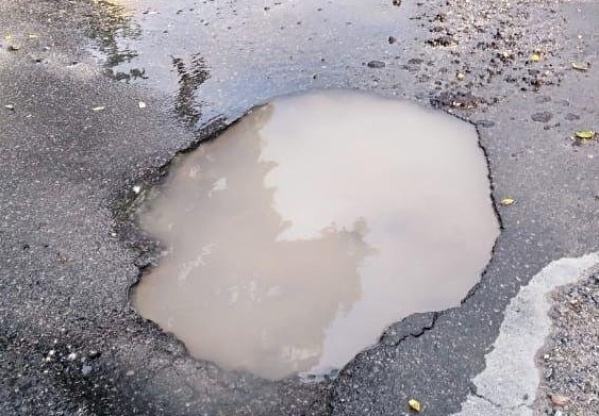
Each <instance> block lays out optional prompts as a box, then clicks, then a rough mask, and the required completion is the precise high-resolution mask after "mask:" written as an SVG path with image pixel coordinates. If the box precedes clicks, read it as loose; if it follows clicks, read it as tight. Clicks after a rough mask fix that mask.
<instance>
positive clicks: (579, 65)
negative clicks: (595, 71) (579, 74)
mask: <svg viewBox="0 0 599 416" xmlns="http://www.w3.org/2000/svg"><path fill="white" fill-rule="evenodd" d="M572 68H574V69H577V70H579V71H588V70H589V66H588V65H587V64H585V63H583V62H572Z"/></svg>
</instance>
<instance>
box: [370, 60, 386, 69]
mask: <svg viewBox="0 0 599 416" xmlns="http://www.w3.org/2000/svg"><path fill="white" fill-rule="evenodd" d="M366 65H367V66H368V68H384V67H385V63H384V62H382V61H370V62H368V64H366Z"/></svg>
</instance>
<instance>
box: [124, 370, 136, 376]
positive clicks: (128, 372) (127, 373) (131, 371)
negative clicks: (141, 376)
mask: <svg viewBox="0 0 599 416" xmlns="http://www.w3.org/2000/svg"><path fill="white" fill-rule="evenodd" d="M134 374H135V371H133V370H129V371H127V372H126V373H125V375H126V376H128V377H131V376H132V375H134Z"/></svg>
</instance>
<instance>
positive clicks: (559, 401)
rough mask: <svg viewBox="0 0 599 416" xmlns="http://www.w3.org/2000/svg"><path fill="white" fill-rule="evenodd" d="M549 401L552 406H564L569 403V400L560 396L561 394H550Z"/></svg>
mask: <svg viewBox="0 0 599 416" xmlns="http://www.w3.org/2000/svg"><path fill="white" fill-rule="evenodd" d="M550 400H551V404H553V405H554V406H565V405H567V404H568V402H569V401H570V398H568V397H566V396H562V395H561V394H552V395H551V398H550Z"/></svg>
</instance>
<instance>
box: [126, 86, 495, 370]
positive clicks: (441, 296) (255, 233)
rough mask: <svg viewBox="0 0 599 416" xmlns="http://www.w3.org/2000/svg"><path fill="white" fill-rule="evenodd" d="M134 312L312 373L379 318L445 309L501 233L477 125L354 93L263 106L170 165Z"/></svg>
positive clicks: (255, 361)
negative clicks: (153, 258) (156, 258)
mask: <svg viewBox="0 0 599 416" xmlns="http://www.w3.org/2000/svg"><path fill="white" fill-rule="evenodd" d="M140 222H141V225H142V227H143V228H144V229H145V230H146V231H147V232H149V233H150V234H152V235H153V236H155V237H156V238H158V239H160V240H161V241H162V242H163V244H164V245H165V246H166V248H167V250H166V252H165V256H164V257H163V258H162V260H161V262H160V264H159V266H157V267H156V268H154V269H153V270H151V272H149V273H148V274H146V275H144V276H143V277H142V279H141V282H140V284H139V285H138V286H137V287H136V289H135V291H134V302H135V306H136V308H137V309H138V311H139V312H140V313H141V314H142V315H143V316H144V317H147V318H149V319H151V320H153V321H155V322H157V323H158V324H159V325H160V326H161V327H162V328H164V330H165V331H168V332H172V333H174V334H175V335H176V336H177V337H179V338H180V339H181V340H183V342H184V343H185V345H186V346H187V347H188V349H189V351H190V352H191V354H192V355H194V356H196V357H198V358H201V359H205V360H210V361H213V362H215V363H217V364H218V365H220V366H222V367H223V368H226V369H242V370H247V371H250V372H253V373H255V374H257V375H260V376H263V377H265V378H268V379H281V378H284V377H286V376H289V375H292V374H295V373H300V374H301V373H303V374H315V375H319V374H323V373H326V372H328V371H329V370H330V369H338V368H341V367H342V366H343V365H345V364H346V363H347V362H349V361H350V360H351V359H352V358H353V357H354V356H355V355H356V354H357V353H358V352H359V351H360V350H362V349H364V348H365V347H368V346H370V345H372V344H374V343H376V341H377V339H378V337H379V336H380V334H381V333H382V332H383V330H384V329H385V327H387V326H388V325H389V324H391V323H393V322H396V321H398V320H401V319H402V318H404V317H406V316H408V315H410V314H412V313H416V312H425V311H434V310H440V309H445V308H448V307H452V306H456V305H458V304H459V302H460V300H461V299H462V298H463V297H464V296H465V295H466V293H467V292H468V290H469V289H470V288H471V287H472V286H473V285H474V284H475V283H476V282H477V281H478V280H479V278H480V275H481V272H482V271H483V269H484V267H485V265H486V264H487V262H488V261H489V259H490V255H491V250H492V247H493V244H494V241H495V239H496V237H497V235H498V232H499V227H498V221H497V218H496V216H495V213H494V211H493V207H492V202H491V198H490V184H489V180H488V171H487V165H486V161H485V158H484V154H483V152H482V150H481V149H480V147H479V146H478V141H477V135H476V132H475V130H474V128H473V127H472V126H471V125H469V124H467V123H465V122H463V121H460V120H458V119H456V118H453V117H451V116H449V115H447V114H444V113H441V112H436V111H432V110H428V109H424V108H421V107H419V106H416V105H414V104H410V103H406V102H398V101H394V100H388V99H383V98H380V97H373V96H368V95H364V94H361V93H356V92H341V91H335V92H330V91H329V92H314V93H309V94H306V95H302V96H296V97H287V98H282V99H278V100H275V101H273V102H272V103H270V104H268V105H265V106H262V107H260V108H258V109H256V110H254V111H252V112H251V113H250V114H248V115H247V116H245V117H244V118H243V119H242V120H241V121H239V122H238V123H237V124H235V125H234V126H233V127H231V128H229V129H228V130H227V131H226V132H224V133H223V134H222V135H221V136H220V137H219V138H218V139H216V140H215V141H212V142H209V143H206V144H203V145H201V146H200V147H199V148H198V149H197V150H195V151H193V152H191V153H189V154H187V155H185V156H184V157H182V158H181V160H179V162H178V163H176V164H174V166H173V167H172V169H171V171H170V173H169V175H168V177H167V179H166V182H165V183H164V185H162V186H161V188H160V189H159V193H158V196H157V197H156V198H155V199H154V200H153V202H151V203H150V204H149V206H148V207H147V208H146V209H145V210H144V212H143V213H142V214H141V217H140Z"/></svg>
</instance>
